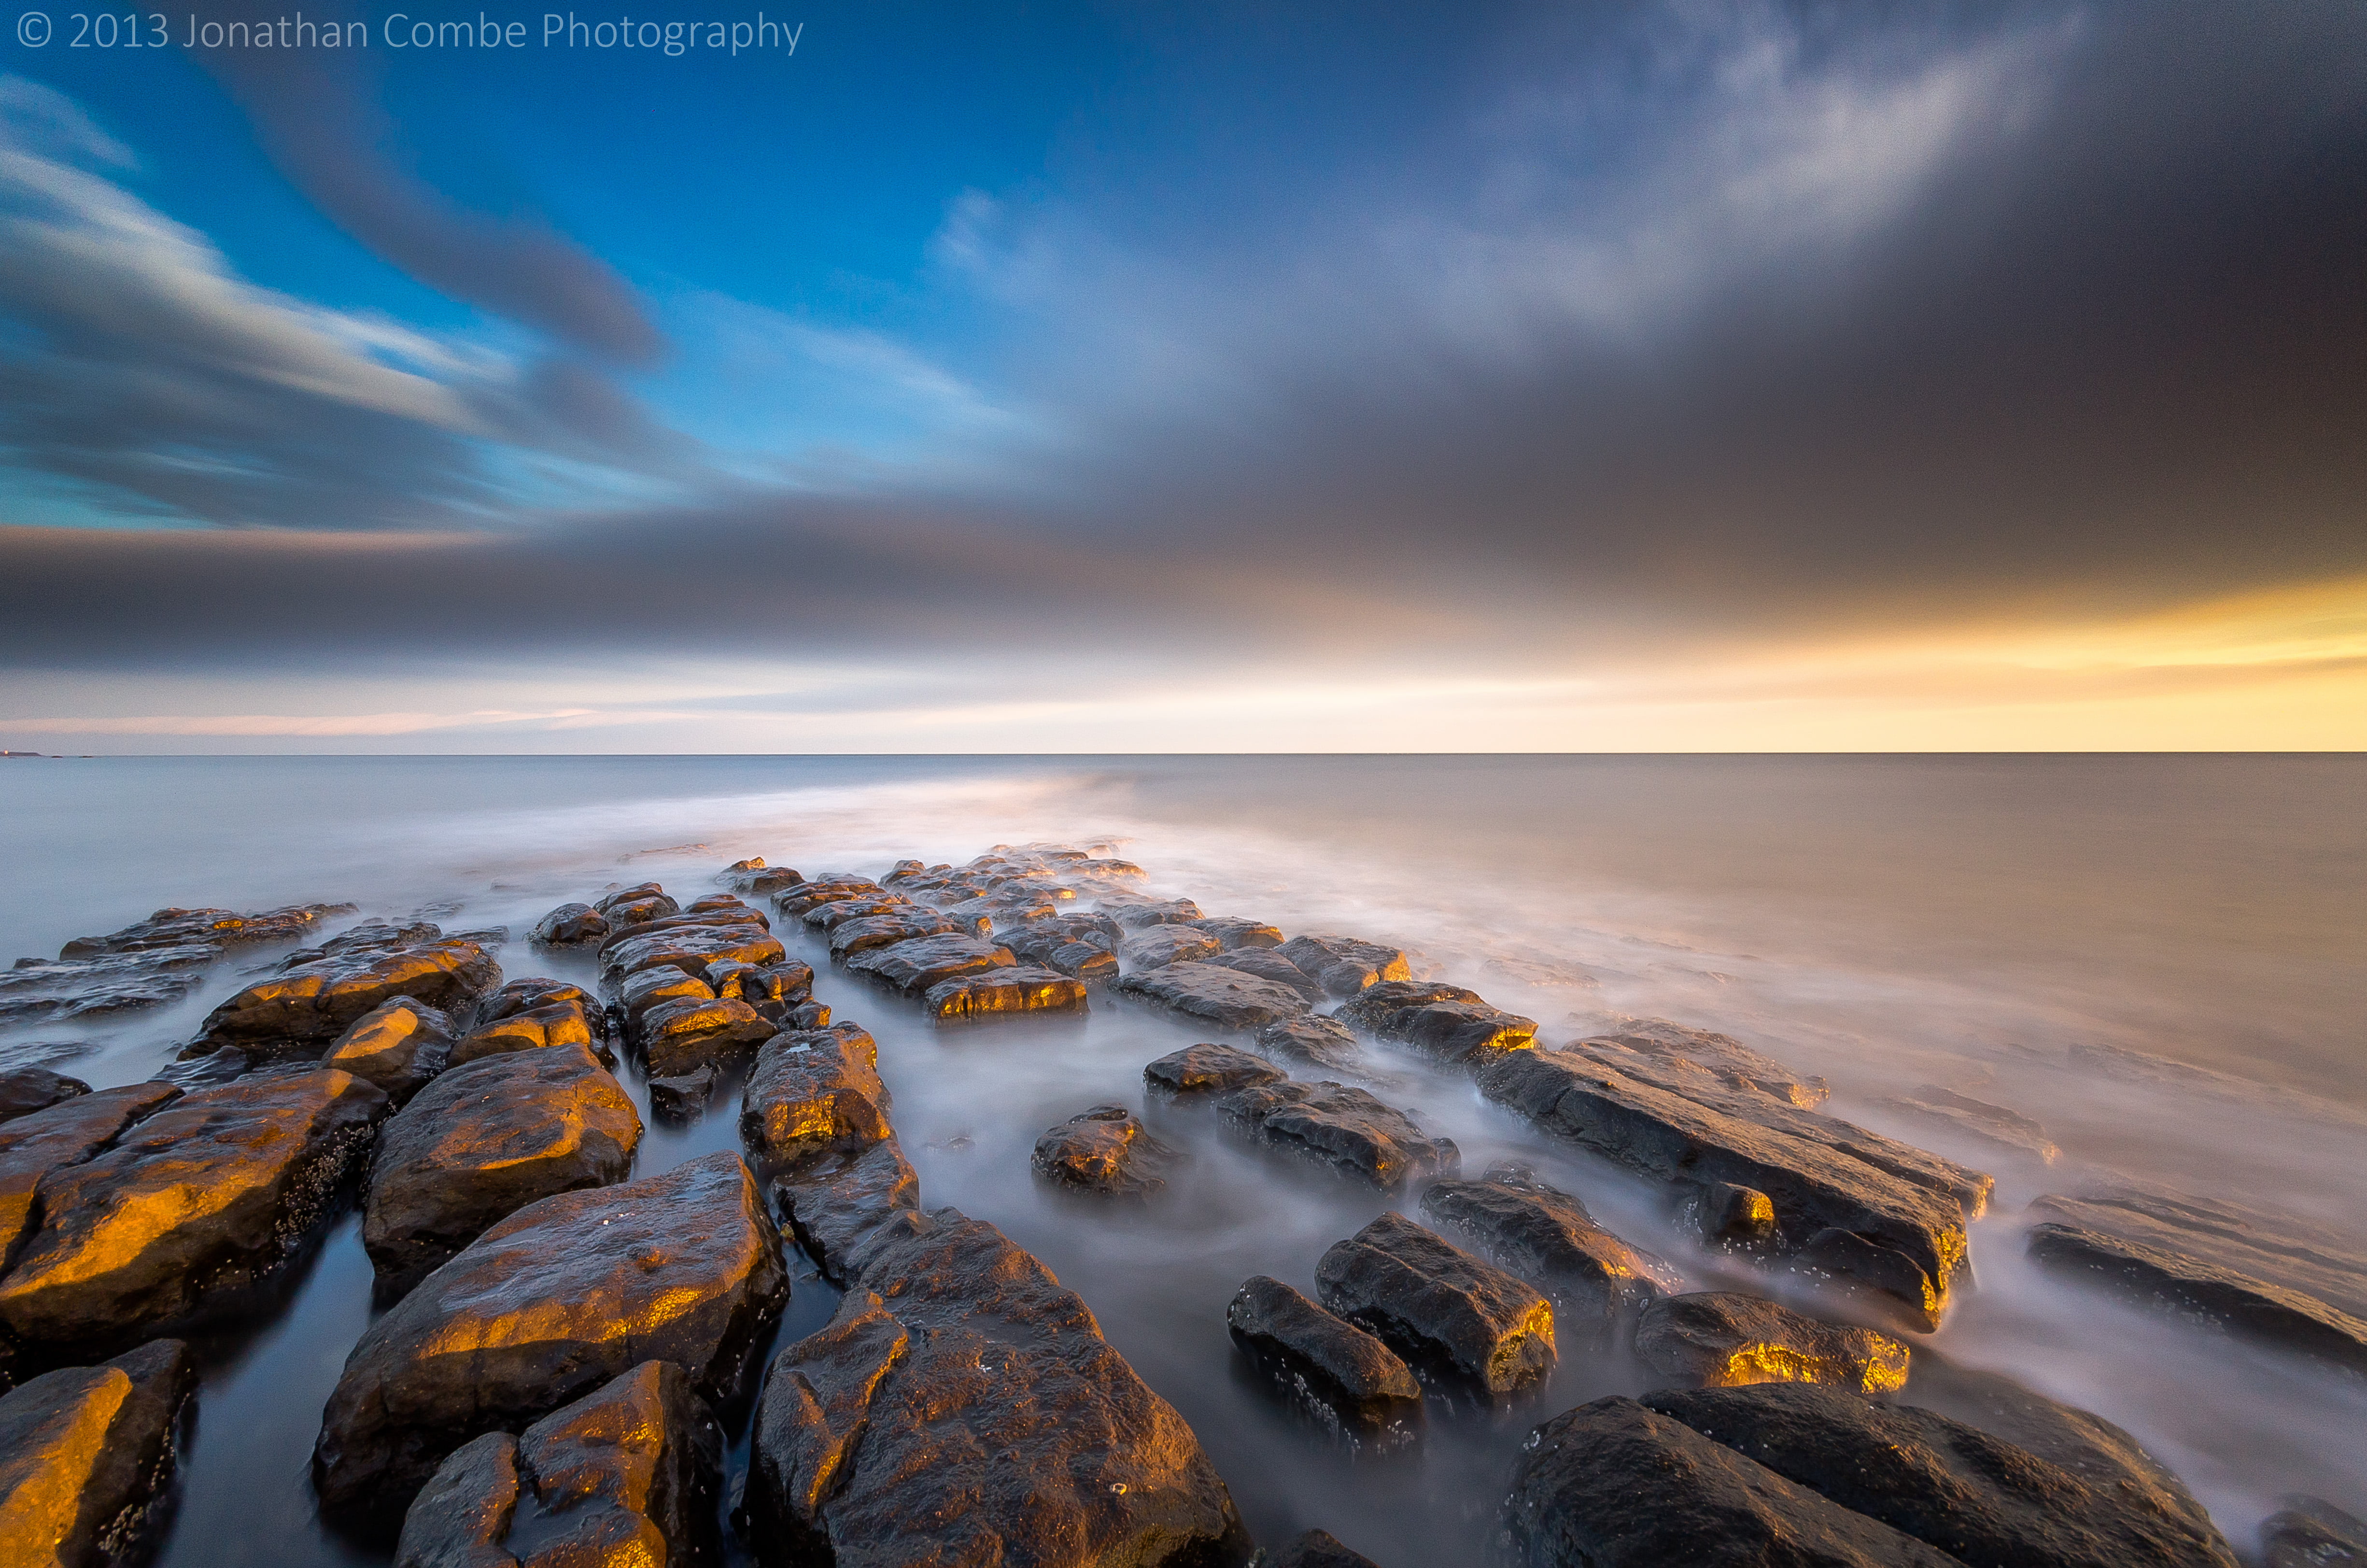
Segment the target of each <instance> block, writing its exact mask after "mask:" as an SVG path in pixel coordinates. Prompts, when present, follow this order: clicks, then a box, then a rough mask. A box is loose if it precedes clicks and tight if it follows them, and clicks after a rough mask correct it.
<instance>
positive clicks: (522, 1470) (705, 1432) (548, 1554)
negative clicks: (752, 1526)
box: [394, 1361, 723, 1568]
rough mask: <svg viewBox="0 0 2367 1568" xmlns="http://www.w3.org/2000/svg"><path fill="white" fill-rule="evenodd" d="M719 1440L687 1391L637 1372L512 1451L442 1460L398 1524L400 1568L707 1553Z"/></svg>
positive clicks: (638, 1563)
mask: <svg viewBox="0 0 2367 1568" xmlns="http://www.w3.org/2000/svg"><path fill="white" fill-rule="evenodd" d="M722 1469H723V1433H722V1429H721V1428H720V1427H719V1426H717V1425H716V1421H715V1417H714V1415H713V1414H712V1413H710V1412H709V1411H708V1408H707V1404H706V1403H705V1402H704V1401H703V1400H701V1399H700V1398H699V1397H698V1395H697V1392H695V1391H694V1390H693V1389H692V1388H691V1385H690V1379H689V1378H688V1377H686V1376H685V1374H684V1372H683V1369H681V1368H680V1367H677V1366H675V1365H674V1363H673V1362H671V1361H644V1362H642V1363H641V1364H640V1366H638V1367H635V1368H634V1369H632V1370H631V1371H629V1372H626V1373H625V1374H623V1375H622V1376H620V1377H618V1378H617V1380H616V1381H613V1382H611V1383H609V1384H607V1385H606V1387H604V1388H601V1389H598V1390H596V1391H595V1392H592V1393H589V1394H587V1395H585V1396H584V1397H583V1398H582V1399H579V1400H577V1401H576V1402H575V1403H572V1404H570V1405H566V1406H564V1407H563V1408H561V1409H559V1410H555V1411H553V1412H551V1413H550V1414H549V1415H546V1416H544V1417H543V1418H542V1419H541V1420H539V1421H538V1422H536V1423H535V1424H534V1425H533V1426H528V1427H527V1429H526V1430H525V1431H524V1432H522V1433H520V1434H519V1435H518V1436H517V1437H511V1436H510V1435H509V1434H508V1433H506V1432H489V1433H487V1434H485V1436H483V1437H478V1438H475V1439H473V1440H471V1441H470V1442H468V1443H466V1444H463V1445H462V1446H461V1447H460V1448H459V1449H458V1450H457V1451H455V1452H454V1453H453V1455H452V1457H451V1458H449V1459H447V1460H445V1461H444V1463H443V1464H442V1466H441V1467H439V1468H438V1469H437V1470H436V1474H435V1478H434V1479H433V1480H431V1481H429V1482H428V1483H427V1485H426V1487H425V1489H424V1490H423V1491H422V1492H421V1493H420V1494H419V1499H418V1501H417V1502H415V1503H413V1505H412V1506H411V1511H410V1513H409V1514H408V1515H407V1516H406V1517H405V1518H404V1519H403V1525H402V1540H401V1541H400V1542H399V1543H398V1544H397V1546H396V1547H395V1553H394V1560H395V1564H396V1568H492V1565H493V1564H496V1563H513V1562H515V1563H517V1564H519V1565H521V1568H568V1565H572V1564H579V1563H581V1564H589V1563H595V1562H596V1563H615V1564H632V1565H634V1568H665V1565H666V1564H669V1563H676V1564H682V1563H690V1562H699V1561H702V1560H703V1558H704V1557H705V1555H706V1554H707V1553H708V1552H710V1551H712V1550H713V1540H712V1538H713V1536H714V1533H715V1513H714V1497H715V1493H716V1488H717V1487H718V1485H719V1483H720V1482H721V1479H722Z"/></svg>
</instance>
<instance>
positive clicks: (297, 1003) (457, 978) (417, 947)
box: [189, 926, 501, 1058]
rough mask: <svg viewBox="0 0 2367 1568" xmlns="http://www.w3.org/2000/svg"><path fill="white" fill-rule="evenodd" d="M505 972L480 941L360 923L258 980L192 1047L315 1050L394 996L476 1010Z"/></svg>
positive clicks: (213, 1018) (287, 1052)
mask: <svg viewBox="0 0 2367 1568" xmlns="http://www.w3.org/2000/svg"><path fill="white" fill-rule="evenodd" d="M500 979H501V966H500V965H499V964H497V963H495V962H494V961H493V955H492V954H490V953H488V952H486V951H485V949H483V948H482V947H481V946H480V945H479V944H478V943H476V942H473V941H466V940H463V939H461V938H459V937H444V936H442V935H441V934H440V933H438V932H437V931H436V927H435V926H424V927H420V928H418V931H417V934H414V933H413V931H410V930H402V929H398V928H394V927H387V926H379V927H376V928H373V927H368V926H364V927H361V928H360V929H359V930H358V931H357V932H353V933H348V934H347V935H346V936H345V937H338V938H336V939H335V940H334V941H332V942H330V943H327V944H325V945H324V946H323V948H322V949H318V950H317V953H316V954H297V955H293V956H292V958H291V963H290V966H289V968H287V969H285V970H284V971H282V972H280V973H278V974H276V975H273V976H271V977H269V978H267V979H265V980H260V981H257V982H255V983H254V984H252V985H250V986H248V987H246V988H245V989H244V990H243V991H241V992H240V993H239V994H237V995H235V996H232V998H231V999H230V1000H229V1001H227V1002H224V1003H223V1004H222V1005H221V1006H219V1007H216V1008H215V1009H214V1010H213V1011H212V1012H211V1013H210V1014H208V1015H207V1017H206V1021H205V1024H204V1026H203V1027H202V1028H201V1029H200V1030H199V1034H198V1040H196V1041H195V1042H194V1043H193V1044H192V1045H191V1046H190V1047H189V1051H190V1052H191V1053H195V1054H202V1053H206V1052H210V1051H218V1050H221V1049H223V1048H225V1047H235V1048H238V1049H240V1050H243V1051H247V1052H248V1053H250V1054H251V1055H255V1056H257V1057H262V1058H270V1057H277V1056H317V1055H319V1054H320V1053H321V1051H323V1050H324V1049H326V1048H327V1046H328V1045H329V1044H330V1043H331V1042H332V1041H334V1040H335V1039H336V1038H337V1037H338V1036H339V1035H341V1034H343V1033H344V1032H345V1030H346V1028H349V1027H351V1026H352V1025H353V1024H354V1023H355V1022H357V1020H359V1019H360V1018H361V1017H363V1015H365V1014H367V1013H368V1012H370V1011H371V1010H373V1009H374V1008H376V1007H378V1006H379V1005H380V1004H382V1003H385V1002H389V1001H391V1000H393V999H394V998H396V997H399V996H401V997H408V998H410V999H411V1000H413V1001H414V1002H425V1003H426V1004H427V1005H428V1006H431V1007H435V1008H437V1009H439V1010H441V1011H443V1012H446V1013H460V1012H463V1011H465V1010H468V1009H473V1008H474V1007H475V1006H477V1004H478V1002H479V1001H480V1000H481V998H482V997H483V996H484V995H485V994H487V993H488V992H490V991H492V990H493V987H494V985H495V984H496V983H498V982H499V981H500Z"/></svg>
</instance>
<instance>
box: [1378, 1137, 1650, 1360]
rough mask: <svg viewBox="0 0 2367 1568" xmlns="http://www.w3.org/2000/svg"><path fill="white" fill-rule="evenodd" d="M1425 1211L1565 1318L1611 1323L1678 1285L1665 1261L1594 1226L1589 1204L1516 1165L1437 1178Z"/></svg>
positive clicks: (1427, 1191)
mask: <svg viewBox="0 0 2367 1568" xmlns="http://www.w3.org/2000/svg"><path fill="white" fill-rule="evenodd" d="M1421 1211H1422V1213H1423V1214H1425V1215H1427V1216H1428V1217H1429V1218H1430V1219H1431V1221H1433V1223H1435V1224H1438V1225H1440V1226H1441V1227H1442V1228H1451V1229H1453V1230H1456V1231H1460V1232H1461V1233H1463V1234H1464V1235H1465V1236H1466V1237H1467V1238H1468V1239H1469V1240H1470V1241H1471V1242H1473V1243H1474V1244H1476V1245H1477V1246H1478V1250H1479V1251H1480V1252H1482V1253H1483V1254H1485V1255H1487V1256H1490V1257H1492V1258H1494V1259H1495V1260H1496V1261H1497V1262H1499V1263H1501V1264H1502V1265H1503V1266H1504V1267H1507V1268H1509V1269H1511V1270H1512V1272H1513V1273H1515V1274H1517V1275H1519V1276H1520V1277H1521V1278H1523V1279H1525V1280H1527V1281H1528V1282H1529V1283H1530V1284H1532V1285H1535V1286H1536V1287H1537V1288H1538V1289H1539V1290H1543V1291H1545V1292H1546V1294H1547V1295H1549V1296H1551V1297H1552V1298H1553V1299H1554V1300H1555V1301H1557V1302H1559V1303H1561V1308H1560V1312H1561V1321H1562V1322H1563V1323H1565V1324H1570V1323H1578V1324H1587V1323H1590V1322H1591V1323H1592V1324H1596V1325H1598V1326H1599V1325H1601V1324H1607V1323H1608V1322H1609V1321H1610V1320H1611V1319H1613V1318H1614V1317H1616V1316H1618V1315H1619V1314H1620V1313H1622V1312H1626V1311H1627V1310H1629V1309H1630V1308H1634V1307H1639V1306H1642V1305H1643V1304H1644V1303H1645V1302H1647V1301H1651V1300H1653V1299H1654V1298H1655V1297H1657V1296H1659V1295H1660V1294H1661V1292H1663V1291H1664V1290H1673V1289H1674V1288H1675V1287H1676V1284H1677V1277H1676V1274H1675V1271H1674V1270H1672V1269H1670V1267H1669V1266H1668V1265H1667V1264H1665V1263H1662V1262H1661V1261H1660V1260H1659V1259H1658V1258H1656V1257H1653V1256H1650V1255H1648V1254H1647V1253H1642V1252H1638V1251H1637V1249H1636V1248H1634V1247H1631V1246H1629V1245H1628V1244H1626V1243H1625V1242H1623V1241H1621V1240H1620V1239H1619V1238H1618V1237H1617V1236H1614V1235H1613V1234H1612V1233H1610V1232H1609V1231H1606V1230H1604V1229H1603V1227H1602V1226H1601V1225H1598V1224H1596V1223H1595V1222H1594V1217H1593V1216H1592V1215H1591V1214H1589V1213H1588V1212H1587V1211H1586V1205H1585V1204H1583V1203H1580V1201H1579V1200H1578V1199H1576V1198H1574V1197H1572V1196H1571V1195H1570V1194H1569V1193H1567V1192H1563V1191H1561V1190H1560V1189H1559V1188H1557V1187H1548V1186H1546V1184H1545V1183H1543V1182H1541V1181H1538V1180H1537V1179H1536V1178H1535V1176H1532V1175H1530V1174H1529V1173H1528V1172H1526V1171H1523V1170H1519V1169H1517V1168H1514V1169H1498V1170H1491V1171H1489V1173H1488V1178H1487V1179H1486V1180H1485V1181H1439V1182H1433V1183H1432V1184H1431V1185H1430V1187H1428V1188H1427V1189H1425V1190H1424V1191H1423V1193H1422V1195H1421Z"/></svg>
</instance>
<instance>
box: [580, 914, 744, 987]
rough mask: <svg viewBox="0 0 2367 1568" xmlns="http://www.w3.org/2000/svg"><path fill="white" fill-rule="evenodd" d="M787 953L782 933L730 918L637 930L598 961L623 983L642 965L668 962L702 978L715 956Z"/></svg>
mask: <svg viewBox="0 0 2367 1568" xmlns="http://www.w3.org/2000/svg"><path fill="white" fill-rule="evenodd" d="M751 913H752V914H753V911H751ZM788 956H789V955H788V949H786V948H784V947H782V946H781V943H780V938H779V937H775V936H774V935H773V934H772V933H771V932H769V931H767V930H765V929H764V927H763V926H758V925H756V924H754V923H753V922H751V921H733V922H730V923H729V924H721V925H713V926H675V925H672V924H668V925H666V926H664V927H663V929H652V930H650V931H648V932H646V933H635V934H634V935H631V936H629V937H626V939H625V940H624V941H622V942H620V943H617V944H615V945H613V946H611V947H609V948H607V949H606V950H605V951H604V952H603V954H602V956H601V960H600V962H601V965H602V968H603V972H604V973H606V975H607V976H608V977H609V980H610V981H611V983H616V984H618V985H621V984H622V983H624V980H625V977H626V976H628V975H630V974H636V973H639V972H640V971H642V970H649V969H659V968H666V967H671V968H674V969H678V970H680V971H682V972H683V973H685V974H686V975H689V976H691V977H692V978H693V979H697V980H704V979H705V978H706V977H707V966H708V964H711V963H713V962H715V961H716V960H719V959H729V960H732V961H733V962H735V963H744V964H756V965H760V966H761V965H764V964H775V963H779V962H780V961H781V960H783V959H785V958H787V957H788Z"/></svg>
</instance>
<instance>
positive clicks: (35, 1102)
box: [0, 1067, 90, 1125]
mask: <svg viewBox="0 0 2367 1568" xmlns="http://www.w3.org/2000/svg"><path fill="white" fill-rule="evenodd" d="M88 1093H90V1085H88V1084H85V1083H84V1082H83V1081H82V1080H81V1079H80V1078H69V1077H67V1076H66V1075H65V1074H62V1073H52V1072H51V1071H50V1070H49V1069H48V1068H46V1067H17V1068H14V1069H12V1070H10V1071H8V1072H6V1073H0V1125H5V1124H6V1123H8V1122H11V1121H14V1120H16V1119H17V1118H18V1117H20V1116H30V1115H32V1114H33V1113H34V1112H35V1111H37V1110H47V1109H49V1108H51V1106H53V1105H56V1104H58V1103H59V1102H60V1101H62V1100H70V1099H72V1098H74V1096H76V1095H86V1094H88Z"/></svg>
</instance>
